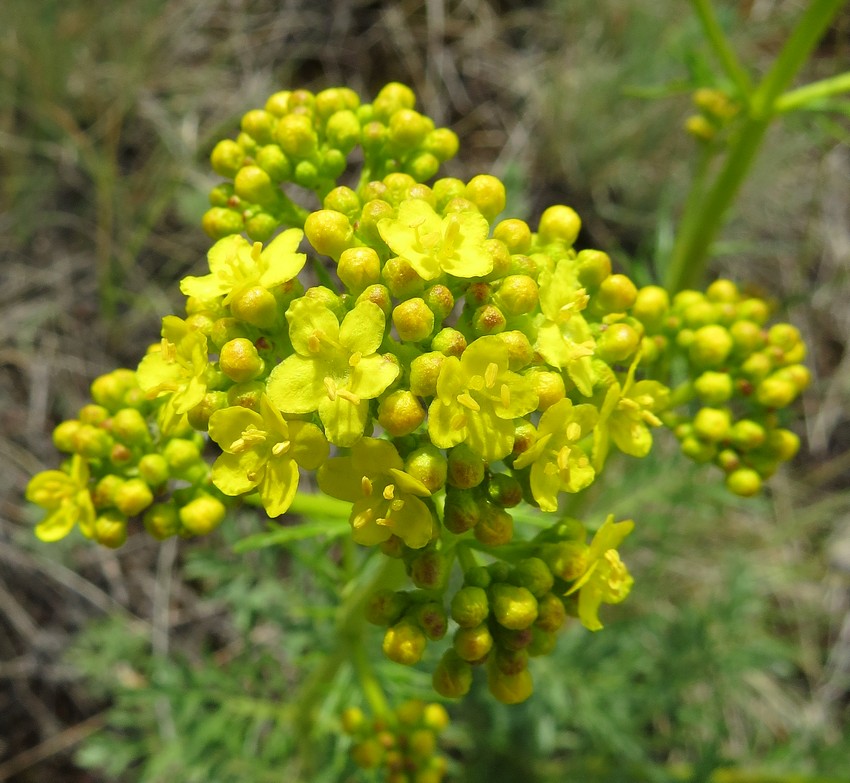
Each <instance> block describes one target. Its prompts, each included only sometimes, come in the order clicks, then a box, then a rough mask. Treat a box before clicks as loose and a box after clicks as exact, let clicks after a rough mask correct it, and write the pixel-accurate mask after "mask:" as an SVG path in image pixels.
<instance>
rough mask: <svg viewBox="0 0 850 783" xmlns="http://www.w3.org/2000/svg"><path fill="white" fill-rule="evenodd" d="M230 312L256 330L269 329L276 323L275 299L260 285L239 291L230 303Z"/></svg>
mask: <svg viewBox="0 0 850 783" xmlns="http://www.w3.org/2000/svg"><path fill="white" fill-rule="evenodd" d="M230 312H231V313H233V315H234V316H235V317H236V318H238V319H239V320H240V321H245V323H249V324H251V326H256V327H257V328H258V329H271V328H272V327H273V326H274V325H275V324H276V323H277V321H278V310H277V299H275V297H274V294H272V293H271V291H269V290H268V289H267V288H264V287H263V286H261V285H255V286H251V287H250V288H245V289H243V290H242V291H240V292H239V293H238V294H237V295H236V296H235V297H234V298H233V299H232V300H231V301H230Z"/></svg>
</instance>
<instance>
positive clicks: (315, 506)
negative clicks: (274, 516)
mask: <svg viewBox="0 0 850 783" xmlns="http://www.w3.org/2000/svg"><path fill="white" fill-rule="evenodd" d="M289 511H290V513H292V514H298V515H300V516H305V517H311V516H324V517H335V518H338V519H348V517H350V516H351V503H346V502H345V501H344V500H337V499H336V498H332V497H330V496H328V495H323V494H321V493H319V492H298V493H296V495H295V497H294V498H293V500H292V504H291V505H290V506H289Z"/></svg>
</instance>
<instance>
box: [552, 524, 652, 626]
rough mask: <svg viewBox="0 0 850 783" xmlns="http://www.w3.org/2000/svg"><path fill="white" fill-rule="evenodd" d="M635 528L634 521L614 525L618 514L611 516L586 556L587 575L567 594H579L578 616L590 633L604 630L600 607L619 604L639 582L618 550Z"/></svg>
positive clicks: (584, 572)
mask: <svg viewBox="0 0 850 783" xmlns="http://www.w3.org/2000/svg"><path fill="white" fill-rule="evenodd" d="M634 526H635V523H634V522H633V521H632V520H631V519H627V520H625V521H623V522H614V515H613V514H612V515H610V516H609V517H608V519H606V520H605V523H604V524H603V525H602V527H600V528H599V530H597V531H596V535H594V536H593V540H592V541H591V542H590V546H589V547H588V549H587V552H586V554H585V556H584V571H583V573H582V574H580V575H579V576H578V578H577V579H576V582H575V584H573V586H572V587H571V588H570V589H569V590H568V591H567V593H566V594H567V595H571V594H572V593H575V592H578V617H579V620H581V624H582V625H583V626H584V627H585V628H587V629H588V630H589V631H598V630H599V629H600V628H602V623H601V622H599V605H600V604H602V603H606V604H618V603H620V602H621V601H623V600H625V598H626V596H628V594H629V592H630V591H631V589H632V585H633V584H634V581H635V580H634V578H633V577H632V575H631V574H630V573H629V570H628V569H627V568H626V565H625V563H623V561H622V560H620V555H619V554H618V552H617V549H616V547H618V546H619V545H620V543H621V542H622V540H623V539H624V538H625V537H626V536H627V535H628V534H629V533H631V532H632V530H633V529H634Z"/></svg>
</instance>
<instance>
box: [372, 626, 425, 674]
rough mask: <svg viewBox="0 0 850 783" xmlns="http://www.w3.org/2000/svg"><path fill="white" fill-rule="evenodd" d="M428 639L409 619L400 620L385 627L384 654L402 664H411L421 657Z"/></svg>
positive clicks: (417, 661)
mask: <svg viewBox="0 0 850 783" xmlns="http://www.w3.org/2000/svg"><path fill="white" fill-rule="evenodd" d="M427 643H428V639H427V637H426V636H425V634H424V632H423V631H422V629H421V628H420V627H419V626H418V625H416V624H415V623H414V622H412V621H411V620H407V619H405V620H401V621H399V622H397V623H396V624H395V625H393V626H391V627H390V628H388V629H387V632H386V633H385V634H384V642H383V645H382V648H383V651H384V655H386V656H387V658H389V659H390V660H391V661H394V662H395V663H400V664H402V665H404V666H413V665H415V664H417V663H419V661H420V660H421V658H422V654H423V653H424V652H425V647H426V645H427Z"/></svg>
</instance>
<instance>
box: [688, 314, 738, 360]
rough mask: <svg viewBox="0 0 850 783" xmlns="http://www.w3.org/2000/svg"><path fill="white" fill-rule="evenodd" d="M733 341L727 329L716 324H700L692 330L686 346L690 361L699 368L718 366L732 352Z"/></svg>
mask: <svg viewBox="0 0 850 783" xmlns="http://www.w3.org/2000/svg"><path fill="white" fill-rule="evenodd" d="M733 346H734V343H733V341H732V335H730V334H729V331H728V329H726V328H724V327H722V326H719V325H717V324H709V325H708V326H702V327H700V328H699V329H697V330H696V331H695V332H694V338H693V341H692V342H691V344H690V345H689V346H688V355H689V357H690V360H691V362H693V364H694V365H696V366H697V367H700V368H706V369H708V368H713V367H719V366H721V365H722V364H723V362H725V361H726V358H727V357H728V356H729V354H730V353H731V352H732V348H733Z"/></svg>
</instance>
